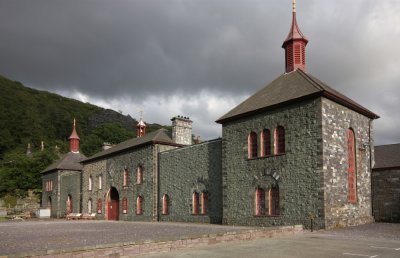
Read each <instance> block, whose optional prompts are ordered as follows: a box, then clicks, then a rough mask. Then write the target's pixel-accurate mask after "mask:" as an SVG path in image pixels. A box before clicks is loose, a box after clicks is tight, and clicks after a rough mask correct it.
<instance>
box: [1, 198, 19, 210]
mask: <svg viewBox="0 0 400 258" xmlns="http://www.w3.org/2000/svg"><path fill="white" fill-rule="evenodd" d="M3 201H4V206H5V207H7V208H14V207H15V205H17V197H15V196H12V195H6V196H4V198H3Z"/></svg>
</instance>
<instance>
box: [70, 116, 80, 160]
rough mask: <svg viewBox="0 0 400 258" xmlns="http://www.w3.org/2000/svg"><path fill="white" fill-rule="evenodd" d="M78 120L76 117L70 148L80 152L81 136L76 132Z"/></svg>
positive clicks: (74, 151)
mask: <svg viewBox="0 0 400 258" xmlns="http://www.w3.org/2000/svg"><path fill="white" fill-rule="evenodd" d="M75 127H76V122H75V119H74V126H73V128H72V133H71V136H70V137H69V149H70V152H73V153H79V140H80V139H79V136H78V133H77V132H76V128H75Z"/></svg>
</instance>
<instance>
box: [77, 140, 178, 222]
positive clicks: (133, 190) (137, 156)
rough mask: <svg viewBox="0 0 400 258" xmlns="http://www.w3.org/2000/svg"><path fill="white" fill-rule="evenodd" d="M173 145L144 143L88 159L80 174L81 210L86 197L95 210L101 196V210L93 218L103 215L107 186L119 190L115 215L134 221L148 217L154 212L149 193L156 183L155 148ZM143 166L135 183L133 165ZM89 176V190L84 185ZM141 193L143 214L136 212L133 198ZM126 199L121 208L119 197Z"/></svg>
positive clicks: (153, 215) (151, 195)
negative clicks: (90, 182) (123, 150)
mask: <svg viewBox="0 0 400 258" xmlns="http://www.w3.org/2000/svg"><path fill="white" fill-rule="evenodd" d="M170 148H173V147H171V146H163V145H161V146H160V145H158V144H157V145H147V146H144V147H138V148H136V149H132V150H128V151H126V152H124V153H118V154H115V155H113V156H109V157H106V158H105V159H101V160H95V161H92V162H88V163H86V164H85V165H84V169H83V178H82V207H83V209H82V210H83V212H84V213H85V212H88V205H87V204H88V201H89V198H90V199H91V200H92V205H93V206H92V211H93V212H96V211H97V200H98V199H99V198H101V199H102V210H101V213H98V214H97V218H99V219H104V218H105V215H106V199H107V194H108V192H109V190H110V189H111V187H115V188H116V190H117V191H118V194H119V219H120V220H134V221H152V220H154V217H155V216H156V214H154V208H153V205H154V203H156V201H155V200H154V198H153V196H154V195H155V192H154V191H157V187H155V186H156V185H155V184H154V183H155V182H154V180H153V179H154V178H157V172H156V171H154V169H156V168H157V162H156V160H157V159H156V157H157V151H159V150H160V149H161V150H164V149H170ZM139 165H140V166H142V167H143V183H142V184H136V169H137V167H138V166H139ZM125 169H128V175H129V176H128V184H127V186H126V187H124V186H123V174H124V170H125ZM99 175H102V181H103V185H102V189H99V185H98V177H99ZM89 176H92V190H91V191H89V190H88V189H89V188H88V182H89ZM139 195H140V196H142V197H143V204H142V207H143V214H142V215H136V200H137V197H138V196H139ZM124 197H126V198H127V200H128V209H127V213H126V214H124V213H123V211H122V200H123V198H124Z"/></svg>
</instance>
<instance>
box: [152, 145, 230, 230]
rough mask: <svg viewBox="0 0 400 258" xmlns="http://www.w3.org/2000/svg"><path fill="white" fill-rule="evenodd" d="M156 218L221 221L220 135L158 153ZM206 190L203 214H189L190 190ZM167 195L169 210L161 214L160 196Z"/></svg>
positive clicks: (190, 203)
mask: <svg viewBox="0 0 400 258" xmlns="http://www.w3.org/2000/svg"><path fill="white" fill-rule="evenodd" d="M159 168H160V171H159V176H160V191H159V196H158V198H159V200H160V204H159V214H160V215H159V218H160V220H161V221H183V222H203V223H221V221H222V177H221V139H216V140H212V141H208V142H204V143H201V144H196V145H192V146H188V147H184V148H179V149H176V150H172V151H167V152H161V153H160V154H159ZM194 191H196V192H197V193H199V194H200V193H201V192H203V191H207V192H208V212H207V214H206V215H200V214H199V215H193V214H192V194H193V192H194ZM164 194H167V195H168V196H169V214H168V215H162V201H161V200H162V197H163V195H164ZM199 213H200V212H199Z"/></svg>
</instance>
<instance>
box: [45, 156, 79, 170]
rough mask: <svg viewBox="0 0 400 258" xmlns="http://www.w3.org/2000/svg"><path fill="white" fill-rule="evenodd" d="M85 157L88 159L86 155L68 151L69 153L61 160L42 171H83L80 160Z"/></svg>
mask: <svg viewBox="0 0 400 258" xmlns="http://www.w3.org/2000/svg"><path fill="white" fill-rule="evenodd" d="M84 159H86V156H85V155H83V154H81V153H73V152H68V153H67V154H64V155H63V156H62V157H61V158H60V159H59V160H57V161H55V162H54V163H53V164H51V165H50V166H48V167H47V168H46V169H45V170H43V171H42V172H41V173H47V172H51V171H53V170H75V171H81V170H82V168H83V166H82V164H81V163H80V162H81V161H82V160H84Z"/></svg>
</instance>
